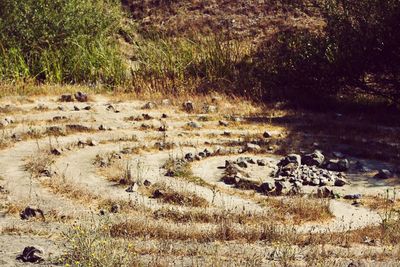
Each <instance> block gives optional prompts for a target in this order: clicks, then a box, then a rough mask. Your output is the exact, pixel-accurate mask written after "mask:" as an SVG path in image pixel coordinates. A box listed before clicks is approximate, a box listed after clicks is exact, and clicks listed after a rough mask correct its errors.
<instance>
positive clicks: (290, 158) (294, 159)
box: [278, 154, 301, 167]
mask: <svg viewBox="0 0 400 267" xmlns="http://www.w3.org/2000/svg"><path fill="white" fill-rule="evenodd" d="M289 163H294V164H295V165H297V166H300V165H301V157H300V155H298V154H289V155H287V156H286V157H284V158H283V159H281V161H279V163H278V167H284V166H286V165H288V164H289Z"/></svg>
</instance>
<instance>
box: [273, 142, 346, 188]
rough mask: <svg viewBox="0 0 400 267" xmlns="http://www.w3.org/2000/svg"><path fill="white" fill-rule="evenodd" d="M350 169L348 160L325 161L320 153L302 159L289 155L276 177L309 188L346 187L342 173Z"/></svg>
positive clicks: (282, 161) (295, 155) (316, 152)
mask: <svg viewBox="0 0 400 267" xmlns="http://www.w3.org/2000/svg"><path fill="white" fill-rule="evenodd" d="M348 168H349V162H348V160H347V159H338V160H328V161H326V160H325V156H324V155H323V154H322V153H321V152H320V151H318V150H317V151H314V152H313V153H311V154H306V155H304V156H303V157H301V156H300V155H298V154H289V155H287V156H286V157H284V158H283V159H282V160H281V161H280V162H279V163H278V171H277V173H276V177H277V178H279V179H280V180H284V181H289V182H290V183H292V184H294V183H299V184H301V185H309V186H326V185H334V186H344V185H345V184H348V182H347V180H346V176H345V175H344V173H342V171H346V170H348Z"/></svg>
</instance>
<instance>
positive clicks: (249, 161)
mask: <svg viewBox="0 0 400 267" xmlns="http://www.w3.org/2000/svg"><path fill="white" fill-rule="evenodd" d="M245 160H246V161H247V163H250V164H256V162H255V161H254V159H252V158H249V157H246V158H245Z"/></svg>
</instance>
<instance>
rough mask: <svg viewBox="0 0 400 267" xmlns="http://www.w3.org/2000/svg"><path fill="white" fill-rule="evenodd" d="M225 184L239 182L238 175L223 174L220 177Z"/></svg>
mask: <svg viewBox="0 0 400 267" xmlns="http://www.w3.org/2000/svg"><path fill="white" fill-rule="evenodd" d="M221 180H222V181H223V182H224V183H225V184H227V185H236V184H237V183H239V182H240V177H238V176H236V175H233V176H229V175H227V176H224V177H222V179H221Z"/></svg>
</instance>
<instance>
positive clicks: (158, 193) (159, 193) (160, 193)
mask: <svg viewBox="0 0 400 267" xmlns="http://www.w3.org/2000/svg"><path fill="white" fill-rule="evenodd" d="M164 195H165V193H164V191H163V190H161V189H156V190H155V191H154V192H153V198H161V197H163V196H164Z"/></svg>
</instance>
